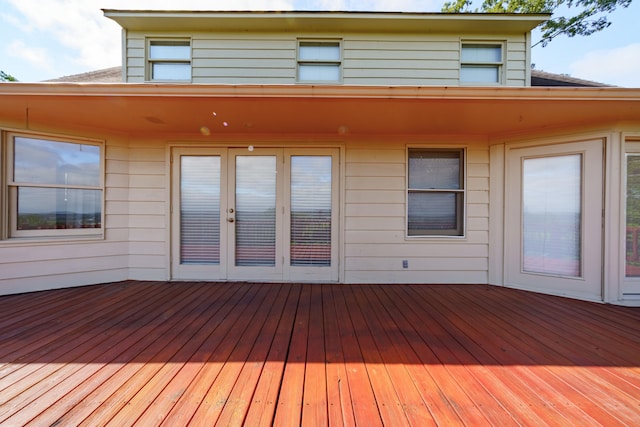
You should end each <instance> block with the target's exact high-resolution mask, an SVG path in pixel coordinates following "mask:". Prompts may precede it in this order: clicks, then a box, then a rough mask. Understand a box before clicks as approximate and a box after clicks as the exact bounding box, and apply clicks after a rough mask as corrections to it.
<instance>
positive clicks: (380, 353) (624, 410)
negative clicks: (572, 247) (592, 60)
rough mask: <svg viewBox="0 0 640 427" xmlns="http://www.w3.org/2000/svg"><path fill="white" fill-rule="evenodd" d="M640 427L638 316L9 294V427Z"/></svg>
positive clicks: (216, 286)
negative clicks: (458, 426)
mask: <svg viewBox="0 0 640 427" xmlns="http://www.w3.org/2000/svg"><path fill="white" fill-rule="evenodd" d="M133 424H135V425H142V426H153V425H160V424H164V425H168V426H182V425H207V426H209V425H222V426H227V425H242V424H245V425H250V426H260V425H291V426H298V425H305V426H322V425H360V426H375V425H388V426H402V425H412V426H421V427H422V426H429V425H441V426H454V425H471V426H480V425H482V426H484V425H496V426H511V425H513V426H515V425H536V426H539V425H580V426H589V425H603V426H615V425H629V426H631V425H640V309H638V308H628V307H617V306H610V305H602V304H595V303H588V302H583V301H575V300H570V299H564V298H558V297H552V296H546V295H538V294H534V293H528V292H522V291H517V290H512V289H505V288H499V287H491V286H484V285H456V286H451V285H439V286H431V285H429V286H427V285H308V284H306V285H300V284H255V283H201V282H197V283H196V282H173V283H161V282H121V283H112V284H105V285H97V286H87V287H82V288H73V289H63V290H55V291H45V292H38V293H32V294H23V295H10V296H4V297H0V425H2V426H22V425H35V426H54V425H56V426H58V425H59V426H76V425H90V426H102V425H114V426H124V425H133Z"/></svg>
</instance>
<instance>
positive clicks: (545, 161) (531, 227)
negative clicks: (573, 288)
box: [522, 154, 582, 277]
mask: <svg viewBox="0 0 640 427" xmlns="http://www.w3.org/2000/svg"><path fill="white" fill-rule="evenodd" d="M522 199H523V207H522V210H523V252H524V260H523V269H524V271H527V272H532V273H544V274H554V275H561V276H572V277H578V276H580V271H581V249H580V247H581V223H582V155H580V154H574V155H566V156H558V157H544V158H536V159H525V160H524V164H523V177H522Z"/></svg>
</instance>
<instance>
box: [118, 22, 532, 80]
mask: <svg viewBox="0 0 640 427" xmlns="http://www.w3.org/2000/svg"><path fill="white" fill-rule="evenodd" d="M163 36H164V37H176V38H179V37H188V38H191V40H192V81H193V83H217V84H294V83H296V70H297V61H296V58H297V53H296V49H297V40H298V39H319V40H322V39H341V40H342V48H343V52H342V54H343V58H342V59H343V62H342V83H343V84H348V85H413V86H434V85H438V86H455V85H458V84H459V67H460V41H461V40H486V41H489V42H491V41H497V42H500V41H506V53H505V60H506V63H505V67H506V69H505V70H504V79H505V82H504V84H505V85H508V86H525V85H526V81H525V80H526V75H527V73H526V71H527V70H526V67H527V61H526V40H525V38H524V35H522V36H510V37H496V36H486V37H483V36H482V35H481V34H480V35H478V34H474V35H472V36H470V37H466V36H460V35H457V34H450V35H446V34H445V35H385V34H370V35H369V34H291V33H282V34H279V33H268V34H239V33H238V34H233V33H232V34H220V33H213V32H212V33H195V34H186V33H180V34H173V33H167V34H149V35H146V34H141V33H136V32H131V33H129V34H128V40H127V44H126V46H127V51H126V64H127V81H128V82H142V81H144V80H145V39H146V38H147V37H151V38H160V37H163Z"/></svg>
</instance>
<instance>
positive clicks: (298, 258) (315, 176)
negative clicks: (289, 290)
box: [291, 156, 331, 267]
mask: <svg viewBox="0 0 640 427" xmlns="http://www.w3.org/2000/svg"><path fill="white" fill-rule="evenodd" d="M291 265H292V266H315V267H328V266H331V157H330V156H293V157H291Z"/></svg>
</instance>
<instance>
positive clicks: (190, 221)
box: [180, 156, 220, 265]
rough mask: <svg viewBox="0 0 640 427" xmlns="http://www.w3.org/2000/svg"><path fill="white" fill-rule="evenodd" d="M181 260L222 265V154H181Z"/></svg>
mask: <svg viewBox="0 0 640 427" xmlns="http://www.w3.org/2000/svg"><path fill="white" fill-rule="evenodd" d="M180 263H181V264H214V265H218V264H220V157H218V156H182V157H180Z"/></svg>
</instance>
